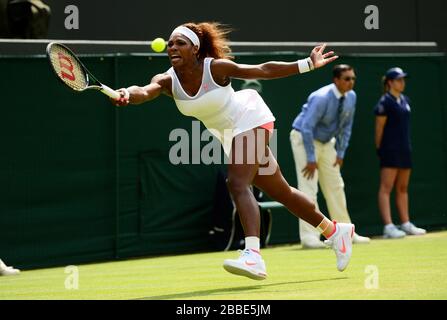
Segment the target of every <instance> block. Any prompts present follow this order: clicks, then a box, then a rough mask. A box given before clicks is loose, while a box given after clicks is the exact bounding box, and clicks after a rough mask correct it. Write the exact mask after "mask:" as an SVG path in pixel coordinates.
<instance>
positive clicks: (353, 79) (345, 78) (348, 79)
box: [341, 77, 357, 81]
mask: <svg viewBox="0 0 447 320" xmlns="http://www.w3.org/2000/svg"><path fill="white" fill-rule="evenodd" d="M341 79H342V80H344V81H351V80H352V81H355V79H357V77H343V78H341Z"/></svg>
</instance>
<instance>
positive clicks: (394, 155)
mask: <svg viewBox="0 0 447 320" xmlns="http://www.w3.org/2000/svg"><path fill="white" fill-rule="evenodd" d="M378 156H379V159H380V167H381V168H402V169H411V168H412V166H413V163H412V161H411V151H395V150H378Z"/></svg>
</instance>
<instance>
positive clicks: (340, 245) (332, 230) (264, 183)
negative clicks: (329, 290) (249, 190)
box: [253, 149, 354, 271]
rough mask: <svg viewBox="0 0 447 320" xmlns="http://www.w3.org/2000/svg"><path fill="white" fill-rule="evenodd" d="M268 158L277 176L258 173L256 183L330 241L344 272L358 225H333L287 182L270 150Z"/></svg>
mask: <svg viewBox="0 0 447 320" xmlns="http://www.w3.org/2000/svg"><path fill="white" fill-rule="evenodd" d="M268 157H269V159H268V162H272V163H274V164H275V166H276V168H277V169H276V171H275V173H274V174H271V175H262V174H259V172H258V173H257V174H256V176H255V178H254V179H253V184H254V185H255V186H256V187H258V188H259V189H261V190H262V191H264V192H265V193H266V194H267V195H269V196H270V197H271V198H272V199H274V200H276V201H278V202H280V203H282V204H283V205H284V206H285V207H286V208H287V209H288V210H289V211H290V212H291V213H292V214H294V215H295V216H297V217H298V218H301V219H303V220H305V221H307V222H308V223H309V224H311V225H312V226H313V227H315V228H317V230H318V231H319V232H320V233H321V234H323V236H324V237H325V238H326V239H327V240H328V241H327V242H326V243H327V244H328V245H330V246H331V247H332V248H333V249H334V251H335V254H336V256H337V269H338V270H339V271H343V270H344V269H345V268H346V267H347V266H348V264H349V261H350V259H351V254H352V237H353V234H354V225H353V224H350V223H335V222H334V223H333V222H331V221H330V220H329V219H327V218H326V217H325V216H324V215H323V214H322V213H321V212H320V211H319V210H318V208H317V207H316V205H315V203H314V202H313V201H312V199H311V198H309V197H308V196H307V195H305V194H304V193H303V192H301V191H299V190H297V189H296V188H293V187H291V186H290V185H289V184H288V183H287V181H286V180H285V178H284V176H283V175H282V173H281V170H280V168H279V166H278V164H277V161H276V159H275V157H274V156H273V154H272V152H271V151H270V149H269V150H268Z"/></svg>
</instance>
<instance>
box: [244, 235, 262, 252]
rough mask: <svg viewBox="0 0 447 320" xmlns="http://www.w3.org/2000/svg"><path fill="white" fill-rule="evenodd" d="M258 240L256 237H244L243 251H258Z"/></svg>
mask: <svg viewBox="0 0 447 320" xmlns="http://www.w3.org/2000/svg"><path fill="white" fill-rule="evenodd" d="M260 246H261V245H260V240H259V238H258V237H245V249H254V250H257V251H260Z"/></svg>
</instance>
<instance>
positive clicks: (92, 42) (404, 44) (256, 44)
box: [0, 39, 438, 47]
mask: <svg viewBox="0 0 447 320" xmlns="http://www.w3.org/2000/svg"><path fill="white" fill-rule="evenodd" d="M52 41H54V42H62V43H66V44H85V45H109V46H113V45H131V46H147V45H150V44H151V43H152V41H113V40H61V39H59V40H57V39H0V43H11V44H14V43H16V44H42V43H49V42H52ZM318 43H328V44H329V45H330V46H331V47H437V46H438V44H437V43H436V42H420V41H415V42H411V41H410V42H408V41H407V42H399V41H391V42H383V41H376V42H368V41H360V42H336V41H334V42H331V41H327V42H294V41H230V43H229V44H230V46H236V47H268V46H274V47H294V46H296V47H311V46H315V44H318Z"/></svg>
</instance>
